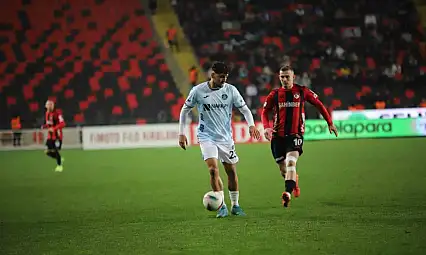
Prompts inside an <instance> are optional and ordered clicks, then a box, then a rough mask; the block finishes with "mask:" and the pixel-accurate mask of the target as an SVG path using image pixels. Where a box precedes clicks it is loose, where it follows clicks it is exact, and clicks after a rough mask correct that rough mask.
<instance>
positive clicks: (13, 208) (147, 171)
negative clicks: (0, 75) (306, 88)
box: [0, 139, 426, 255]
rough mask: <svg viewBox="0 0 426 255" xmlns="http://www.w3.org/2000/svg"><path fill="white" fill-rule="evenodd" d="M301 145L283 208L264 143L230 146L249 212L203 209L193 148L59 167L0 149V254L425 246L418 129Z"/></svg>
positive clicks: (424, 175)
mask: <svg viewBox="0 0 426 255" xmlns="http://www.w3.org/2000/svg"><path fill="white" fill-rule="evenodd" d="M304 150H305V153H304V155H302V157H301V158H300V160H299V162H298V173H299V176H300V187H301V190H302V194H301V197H300V198H298V199H295V200H293V201H292V204H291V207H290V208H287V209H285V208H282V207H281V204H280V195H281V192H282V191H283V188H284V181H283V180H282V178H281V176H280V173H279V170H278V169H277V167H276V165H275V163H274V162H273V159H272V156H271V155H270V151H269V145H267V144H253V145H237V153H238V155H239V157H240V163H239V165H238V171H239V180H240V204H241V206H242V207H243V209H244V210H245V211H246V213H247V214H248V216H247V217H235V216H230V217H228V218H225V219H216V218H215V217H214V216H215V214H214V213H211V212H208V211H207V210H205V209H204V208H203V205H202V196H203V194H204V193H205V192H207V191H208V190H209V189H210V186H209V175H208V172H207V169H206V167H205V165H204V162H203V161H202V159H201V155H200V151H199V147H191V148H189V149H188V150H187V151H183V150H180V149H178V148H167V149H135V150H113V151H112V150H108V151H81V150H67V151H63V156H64V157H65V160H66V161H65V165H64V172H62V173H55V172H54V171H53V169H54V167H55V162H54V160H52V159H49V158H47V157H46V156H44V154H43V152H42V151H21V152H0V254H5V255H6V254H7V255H9V254H25V255H27V254H49V255H50V254H70V255H77V254H114V255H117V254H194V255H195V254H197V255H203V254H215V255H217V254H222V253H223V254H274V255H278V254H344V255H349V254H398V255H400V254H425V253H424V252H425V250H426V239H425V236H426V153H425V151H426V139H387V140H346V141H321V142H309V141H307V142H306V143H305V146H304ZM221 172H222V176H223V177H225V175H224V174H223V168H221ZM225 180H226V178H225V179H224V181H225ZM225 183H226V182H225ZM225 194H226V195H227V203H228V205H229V204H230V202H229V198H228V192H227V190H225Z"/></svg>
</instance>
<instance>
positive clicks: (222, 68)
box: [212, 61, 229, 74]
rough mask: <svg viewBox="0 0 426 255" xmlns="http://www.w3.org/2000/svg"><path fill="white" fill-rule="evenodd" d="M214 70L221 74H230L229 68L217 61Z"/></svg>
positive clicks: (213, 66)
mask: <svg viewBox="0 0 426 255" xmlns="http://www.w3.org/2000/svg"><path fill="white" fill-rule="evenodd" d="M212 70H213V72H215V73H220V74H228V73H229V70H228V66H227V65H226V64H225V63H223V62H219V61H216V62H214V63H213V65H212Z"/></svg>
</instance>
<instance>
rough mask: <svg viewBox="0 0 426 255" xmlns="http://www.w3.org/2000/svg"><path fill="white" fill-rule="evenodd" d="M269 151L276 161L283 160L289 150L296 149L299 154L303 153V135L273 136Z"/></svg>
mask: <svg viewBox="0 0 426 255" xmlns="http://www.w3.org/2000/svg"><path fill="white" fill-rule="evenodd" d="M271 151H272V156H274V159H275V161H276V162H277V163H280V162H281V161H283V160H285V158H286V156H287V153H288V152H290V151H298V152H299V156H300V155H302V153H303V136H302V135H289V136H285V137H281V136H274V137H273V138H272V140H271Z"/></svg>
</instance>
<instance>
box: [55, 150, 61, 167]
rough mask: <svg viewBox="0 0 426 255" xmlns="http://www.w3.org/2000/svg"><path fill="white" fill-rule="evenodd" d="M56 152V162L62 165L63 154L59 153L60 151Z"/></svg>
mask: <svg viewBox="0 0 426 255" xmlns="http://www.w3.org/2000/svg"><path fill="white" fill-rule="evenodd" d="M55 154H56V164H58V166H60V165H62V160H61V154H59V151H56V152H55Z"/></svg>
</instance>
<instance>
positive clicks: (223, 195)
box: [219, 190, 225, 204]
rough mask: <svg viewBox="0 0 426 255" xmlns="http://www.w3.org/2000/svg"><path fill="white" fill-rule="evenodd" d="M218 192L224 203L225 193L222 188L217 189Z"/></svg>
mask: <svg viewBox="0 0 426 255" xmlns="http://www.w3.org/2000/svg"><path fill="white" fill-rule="evenodd" d="M219 193H220V195H221V196H222V199H223V204H225V193H224V192H223V190H221V191H219Z"/></svg>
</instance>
